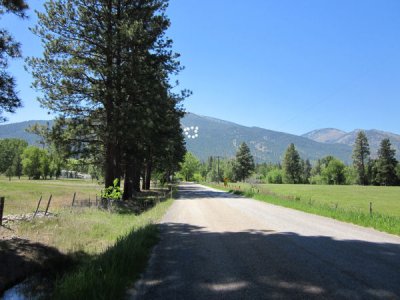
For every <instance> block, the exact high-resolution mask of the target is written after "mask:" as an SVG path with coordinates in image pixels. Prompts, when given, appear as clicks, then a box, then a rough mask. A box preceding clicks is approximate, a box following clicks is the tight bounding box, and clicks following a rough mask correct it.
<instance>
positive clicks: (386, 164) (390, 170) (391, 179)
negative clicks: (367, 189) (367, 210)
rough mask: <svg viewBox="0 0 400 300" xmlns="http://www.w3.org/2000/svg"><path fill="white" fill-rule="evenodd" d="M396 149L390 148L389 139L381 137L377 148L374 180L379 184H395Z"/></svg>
mask: <svg viewBox="0 0 400 300" xmlns="http://www.w3.org/2000/svg"><path fill="white" fill-rule="evenodd" d="M395 156H396V150H394V149H392V145H391V143H390V140H389V139H383V140H382V142H381V145H380V148H379V150H378V160H377V175H376V181H377V182H378V183H379V184H380V185H396V184H398V178H397V174H396V166H397V160H396V157H395Z"/></svg>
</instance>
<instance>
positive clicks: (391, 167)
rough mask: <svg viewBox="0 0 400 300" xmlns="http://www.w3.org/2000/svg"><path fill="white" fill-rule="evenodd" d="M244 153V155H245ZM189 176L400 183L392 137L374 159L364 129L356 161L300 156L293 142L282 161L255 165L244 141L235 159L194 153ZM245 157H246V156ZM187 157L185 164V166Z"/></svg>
mask: <svg viewBox="0 0 400 300" xmlns="http://www.w3.org/2000/svg"><path fill="white" fill-rule="evenodd" d="M243 153H244V154H243ZM188 155H190V160H191V161H195V162H196V163H192V164H191V166H192V167H191V168H189V169H190V170H191V171H190V173H189V176H188V177H186V178H185V179H191V180H196V181H210V182H217V181H223V180H224V179H228V180H229V181H233V182H235V181H243V180H245V179H248V178H249V177H251V179H252V180H253V181H258V182H265V183H275V184H281V183H288V184H330V185H343V184H349V185H350V184H359V185H400V164H399V162H398V161H397V160H396V151H395V149H393V148H392V146H391V143H390V140H389V139H383V140H382V141H381V144H380V148H379V150H378V153H377V157H376V158H371V154H370V149H369V143H368V139H367V137H366V135H365V133H364V132H363V131H360V132H359V133H358V135H357V138H356V141H355V144H354V147H353V155H352V157H353V163H352V164H351V165H346V164H345V163H344V162H343V161H341V160H339V159H337V158H335V157H333V156H326V157H323V158H321V159H318V160H317V161H315V162H310V160H308V159H303V158H301V156H300V154H299V153H298V151H297V150H296V147H295V145H294V144H290V145H289V146H288V148H287V150H286V152H285V153H284V156H283V159H282V162H281V163H278V164H272V163H262V164H257V165H256V166H254V162H253V158H252V156H251V153H250V149H249V148H248V147H247V145H246V144H244V143H243V144H242V145H241V146H240V147H239V149H238V153H237V154H236V157H235V158H234V159H226V158H224V159H221V158H218V157H209V158H208V160H207V161H206V162H200V161H198V160H197V158H196V157H194V156H193V154H188ZM243 158H245V159H243ZM186 162H187V159H186V158H185V162H184V163H183V164H182V166H185V164H186ZM182 170H184V169H182Z"/></svg>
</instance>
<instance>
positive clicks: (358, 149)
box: [353, 131, 370, 185]
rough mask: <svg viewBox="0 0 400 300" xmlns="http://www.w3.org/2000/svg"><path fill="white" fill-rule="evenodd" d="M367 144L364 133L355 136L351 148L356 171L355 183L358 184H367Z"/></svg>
mask: <svg viewBox="0 0 400 300" xmlns="http://www.w3.org/2000/svg"><path fill="white" fill-rule="evenodd" d="M369 155H370V150H369V143H368V139H367V136H366V135H365V132H364V131H360V132H358V134H357V138H356V141H355V144H354V148H353V165H354V168H355V169H356V171H357V177H358V178H357V181H358V183H359V184H362V185H367V184H368V174H367V166H368V161H369Z"/></svg>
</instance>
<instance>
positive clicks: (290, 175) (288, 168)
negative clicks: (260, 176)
mask: <svg viewBox="0 0 400 300" xmlns="http://www.w3.org/2000/svg"><path fill="white" fill-rule="evenodd" d="M283 170H284V177H285V182H287V183H301V177H302V172H303V168H302V165H301V161H300V155H299V153H298V152H297V150H296V147H295V146H294V144H293V143H292V144H290V145H289V147H288V148H287V150H286V153H285V157H284V159H283Z"/></svg>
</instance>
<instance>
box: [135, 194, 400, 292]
mask: <svg viewBox="0 0 400 300" xmlns="http://www.w3.org/2000/svg"><path fill="white" fill-rule="evenodd" d="M190 193H191V194H192V193H193V192H190ZM160 230H161V233H162V235H161V236H162V239H161V242H160V244H159V245H158V246H157V248H156V249H155V255H154V256H153V258H152V260H151V262H150V266H149V268H148V271H147V273H146V274H145V276H144V279H143V281H142V284H141V285H140V288H139V291H138V297H137V298H138V299H294V298H295V299H380V298H382V299H398V298H399V297H400V245H398V244H388V243H385V244H379V243H371V242H362V241H357V240H334V239H332V238H329V237H323V236H301V235H298V234H295V233H290V232H288V233H275V232H273V231H268V230H265V231H257V230H250V229H249V230H247V231H243V232H220V233H215V232H208V231H207V230H205V228H202V227H197V226H191V225H188V224H179V223H178V224H177V223H168V224H161V225H160Z"/></svg>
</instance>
